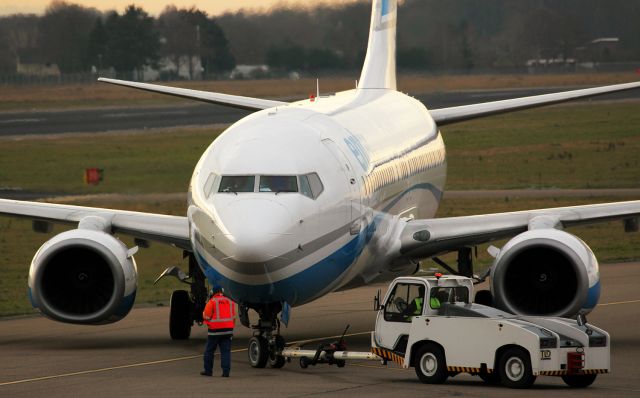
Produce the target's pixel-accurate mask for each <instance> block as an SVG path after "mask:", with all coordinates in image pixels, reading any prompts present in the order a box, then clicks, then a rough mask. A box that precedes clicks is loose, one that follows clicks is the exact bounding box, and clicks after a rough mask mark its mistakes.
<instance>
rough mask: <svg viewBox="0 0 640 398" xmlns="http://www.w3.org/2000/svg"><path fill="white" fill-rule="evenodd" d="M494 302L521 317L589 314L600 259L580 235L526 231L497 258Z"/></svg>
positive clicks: (595, 296) (597, 291)
mask: <svg viewBox="0 0 640 398" xmlns="http://www.w3.org/2000/svg"><path fill="white" fill-rule="evenodd" d="M491 273H492V278H491V279H492V284H491V289H492V293H493V297H494V299H495V303H496V306H497V307H498V308H501V309H503V310H506V311H508V312H511V313H514V314H522V315H545V316H573V315H576V314H579V313H588V312H589V311H591V309H593V307H594V306H595V305H596V303H597V301H598V298H599V295H600V289H599V288H600V284H599V271H598V262H597V260H596V258H595V256H594V254H593V252H592V251H591V249H590V248H589V246H587V245H586V244H585V243H584V242H583V241H582V240H580V239H579V238H578V237H576V236H574V235H571V234H569V233H566V232H564V231H560V230H555V229H539V230H531V231H527V232H525V233H522V234H520V235H518V236H516V237H515V238H513V239H512V240H511V241H509V242H508V243H507V244H506V245H505V246H504V248H503V249H502V250H501V251H500V253H499V255H498V257H496V259H495V261H494V265H493V269H492V272H491Z"/></svg>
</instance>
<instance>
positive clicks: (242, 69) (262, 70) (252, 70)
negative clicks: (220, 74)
mask: <svg viewBox="0 0 640 398" xmlns="http://www.w3.org/2000/svg"><path fill="white" fill-rule="evenodd" d="M269 72H270V70H269V67H268V66H267V65H236V68H235V69H234V70H232V71H231V74H229V78H230V79H255V78H260V77H265V76H267V75H268V74H269Z"/></svg>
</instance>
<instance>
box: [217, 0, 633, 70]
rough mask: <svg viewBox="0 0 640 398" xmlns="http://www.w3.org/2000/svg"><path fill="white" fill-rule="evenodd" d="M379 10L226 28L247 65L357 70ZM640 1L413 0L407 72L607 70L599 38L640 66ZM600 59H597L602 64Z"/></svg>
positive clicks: (303, 15)
mask: <svg viewBox="0 0 640 398" xmlns="http://www.w3.org/2000/svg"><path fill="white" fill-rule="evenodd" d="M370 11H371V1H369V0H363V1H360V2H356V3H350V4H348V5H344V6H341V7H336V6H327V5H320V6H318V7H315V8H307V7H301V8H279V9H275V10H273V11H272V12H271V13H269V14H254V13H248V12H238V13H229V14H225V15H222V16H220V17H219V18H218V19H217V21H218V23H219V24H220V26H221V27H222V28H223V29H224V31H225V34H226V35H227V38H228V39H229V42H230V46H231V51H232V52H233V54H234V55H235V56H236V59H237V60H238V62H241V63H259V62H264V60H268V61H269V62H270V63H274V64H276V65H292V64H296V63H297V66H298V67H300V66H304V65H307V66H308V67H311V68H313V67H314V66H316V65H318V64H316V63H314V62H313V59H312V58H313V56H314V54H317V53H318V51H317V50H322V51H325V52H331V55H330V56H325V57H324V59H323V62H325V63H331V64H332V65H333V66H334V67H336V68H352V69H357V68H360V67H361V65H362V60H363V59H364V53H365V50H366V46H367V35H368V31H369V22H370ZM638 21H640V0H527V1H513V0H482V1H478V0H446V1H443V0H405V1H404V2H403V3H402V5H401V6H400V7H399V8H398V50H397V51H398V54H397V55H398V65H399V67H400V68H401V69H403V68H404V69H421V70H425V69H426V70H443V69H457V70H465V69H466V70H469V69H474V68H495V67H505V68H510V67H517V66H523V65H524V64H525V62H526V61H527V60H529V59H532V58H565V59H566V58H577V59H578V60H580V61H601V59H597V58H598V57H597V54H593V52H592V51H590V43H591V42H592V41H593V40H594V39H597V38H603V37H615V38H619V42H618V44H617V45H616V49H615V53H614V54H612V58H611V60H612V61H631V60H633V61H636V60H640V23H639V22H638ZM594 58H596V59H594Z"/></svg>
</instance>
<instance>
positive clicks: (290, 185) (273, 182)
mask: <svg viewBox="0 0 640 398" xmlns="http://www.w3.org/2000/svg"><path fill="white" fill-rule="evenodd" d="M259 191H260V192H276V193H277V192H298V181H297V178H296V176H260V187H259Z"/></svg>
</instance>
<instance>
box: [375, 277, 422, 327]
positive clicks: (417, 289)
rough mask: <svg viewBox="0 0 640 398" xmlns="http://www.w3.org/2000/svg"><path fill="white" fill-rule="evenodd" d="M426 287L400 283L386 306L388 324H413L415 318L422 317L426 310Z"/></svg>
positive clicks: (385, 315) (385, 314) (385, 317)
mask: <svg viewBox="0 0 640 398" xmlns="http://www.w3.org/2000/svg"><path fill="white" fill-rule="evenodd" d="M424 291H425V288H424V285H422V284H416V283H398V284H396V286H395V287H394V289H393V291H392V292H391V294H390V295H389V299H388V300H387V302H386V303H385V305H384V320H385V321H388V322H411V318H412V317H414V316H418V315H422V310H423V308H424V305H423V304H424Z"/></svg>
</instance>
